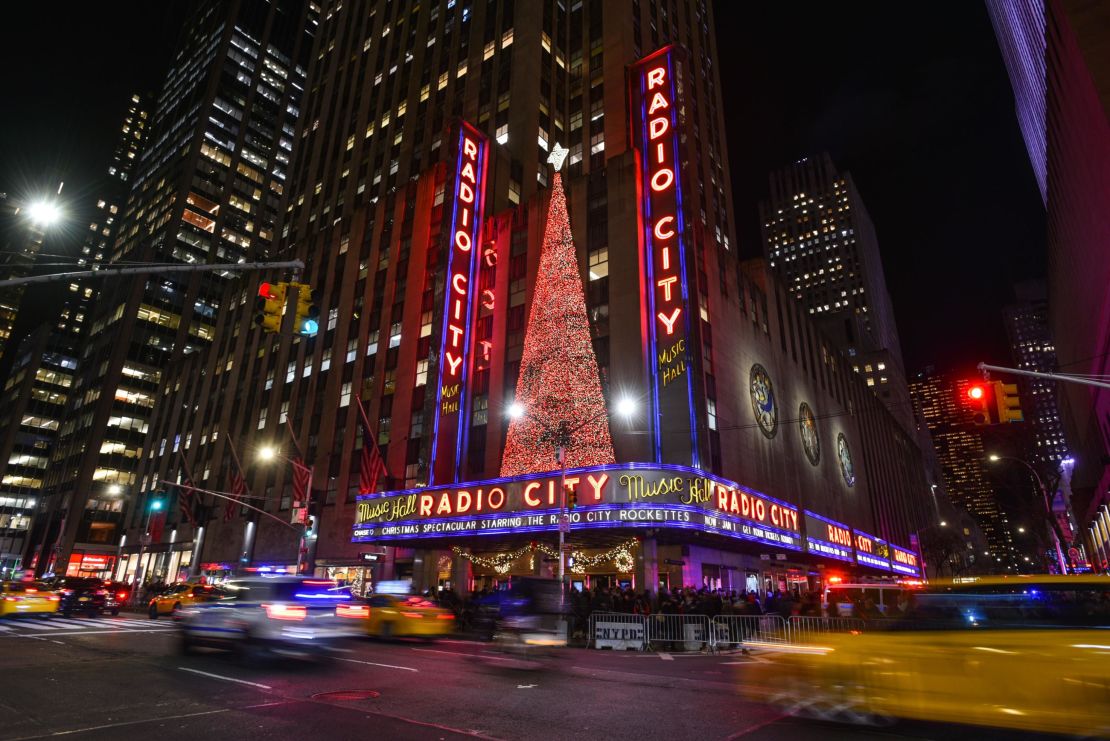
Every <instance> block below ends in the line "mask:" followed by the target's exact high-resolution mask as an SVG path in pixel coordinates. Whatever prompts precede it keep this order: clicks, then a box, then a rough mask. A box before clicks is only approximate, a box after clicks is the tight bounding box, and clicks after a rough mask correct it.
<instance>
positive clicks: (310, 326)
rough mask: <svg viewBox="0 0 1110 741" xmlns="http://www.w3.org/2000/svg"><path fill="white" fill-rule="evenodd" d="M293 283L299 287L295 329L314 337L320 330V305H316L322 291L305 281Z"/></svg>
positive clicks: (294, 322) (297, 331)
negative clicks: (316, 289)
mask: <svg viewBox="0 0 1110 741" xmlns="http://www.w3.org/2000/svg"><path fill="white" fill-rule="evenodd" d="M291 285H292V286H294V287H295V288H296V289H297V313H296V316H294V318H293V331H294V332H296V333H297V334H303V335H305V336H307V337H312V336H314V335H315V334H316V333H317V332H318V331H319V330H320V307H318V306H317V305H316V303H317V302H318V301H319V300H320V293H319V292H318V291H314V290H312V286H309V285H306V284H304V283H293V284H291Z"/></svg>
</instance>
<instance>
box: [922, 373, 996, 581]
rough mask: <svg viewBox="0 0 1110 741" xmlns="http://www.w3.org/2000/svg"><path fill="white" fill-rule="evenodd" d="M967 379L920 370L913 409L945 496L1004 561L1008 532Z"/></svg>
mask: <svg viewBox="0 0 1110 741" xmlns="http://www.w3.org/2000/svg"><path fill="white" fill-rule="evenodd" d="M970 385H971V381H969V380H965V379H960V378H957V377H956V376H954V375H951V374H937V373H921V374H918V376H917V377H916V378H915V379H914V380H913V381H912V382H911V383H910V393H911V394H912V395H913V403H914V410H915V412H916V414H917V415H918V416H919V417H920V418H921V419H922V420H923V421H924V423H925V425H926V426H927V427H928V428H929V433H930V434H931V435H932V438H933V447H934V449H935V450H936V457H937V460H938V462H939V463H940V467H941V474H942V476H943V478H944V488H945V490H946V492H947V494H948V499H949V500H950V501H951V502H952V503H953V504H954V505H956V506H957V507H959V508H961V509H964V510H966V511H967V512H968V513H970V514H971V516H972V517H974V518H975V521H976V522H977V523H978V525H979V528H980V529H981V530H982V531H983V535H984V536H985V537H986V540H987V543H989V544H990V550H991V556H993V557H994V558H995V559H1000V558H1001V559H1004V562H1009V561H1010V559H1011V558H1012V556H1013V550H1014V548H1013V535H1012V533H1011V532H1010V525H1009V522H1008V520H1009V517H1008V516H1007V514H1006V513H1005V512H1004V511H1003V509H1002V507H1001V504H1000V502H999V498H998V492H997V491H996V490H995V488H994V487H993V485H992V483H991V481H990V479H989V477H988V476H987V473H986V469H985V468H984V466H985V464H986V459H987V450H986V447H985V445H984V442H983V429H984V428H982V427H977V426H976V425H975V423H974V410H973V408H972V407H971V405H969V404H968V403H967V402H966V400H967V398H968V397H967V389H968V387H969V386H970Z"/></svg>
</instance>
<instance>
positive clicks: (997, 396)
mask: <svg viewBox="0 0 1110 741" xmlns="http://www.w3.org/2000/svg"><path fill="white" fill-rule="evenodd" d="M993 386H994V402H995V405H996V406H997V407H998V421H999V422H1024V421H1025V415H1024V414H1022V411H1021V399H1020V398H1019V397H1018V387H1017V384H1016V383H1003V382H1002V381H995V382H994V384H993Z"/></svg>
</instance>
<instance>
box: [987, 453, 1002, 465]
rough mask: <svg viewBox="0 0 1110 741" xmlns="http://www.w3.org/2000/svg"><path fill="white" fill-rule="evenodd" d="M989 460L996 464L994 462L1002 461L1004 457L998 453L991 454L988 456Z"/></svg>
mask: <svg viewBox="0 0 1110 741" xmlns="http://www.w3.org/2000/svg"><path fill="white" fill-rule="evenodd" d="M987 460H989V461H991V462H992V463H994V462H997V461H1000V460H1002V457H1001V456H999V455H998V454H997V453H991V454H990V455H988V456H987Z"/></svg>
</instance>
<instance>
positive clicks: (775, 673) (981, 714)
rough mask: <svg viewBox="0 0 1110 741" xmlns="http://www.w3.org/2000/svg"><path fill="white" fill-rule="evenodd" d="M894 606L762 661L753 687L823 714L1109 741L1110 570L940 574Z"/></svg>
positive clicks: (795, 710) (788, 706)
mask: <svg viewBox="0 0 1110 741" xmlns="http://www.w3.org/2000/svg"><path fill="white" fill-rule="evenodd" d="M899 607H900V609H899V610H898V614H896V615H893V616H892V615H891V614H889V613H888V614H887V618H886V619H883V620H876V621H871V622H869V623H868V624H867V625H866V627H864V628H863V629H862V630H857V631H852V632H848V633H839V634H836V633H829V634H822V635H820V636H817V637H816V638H815V639H814V640H813V641H812V642H811V643H812V645H808V646H796V647H793V652H790V653H783V654H780V655H775V656H773V657H770V658H771V663H768V664H760V665H759V666H758V667H757V668H756V672H758V673H759V674H760V675H761V676H760V677H759V678H757V681H756V682H755V683H753V684H752V685H751V687H752V688H753V690H752V692H751V694H753V695H754V694H762V695H764V696H765V697H766V696H767V695H770V697H771V698H772V699H773V700H775V701H776V702H778V703H779V704H780V705H781V706H782V707H783V709H784V710H786V711H787V712H789V713H791V714H796V715H801V716H808V717H817V718H822V719H826V720H848V721H852V722H858V723H867V724H876V723H882V722H885V721H888V720H890V719H894V718H907V719H916V720H928V721H939V722H950V723H966V724H974V725H984V726H995V727H1002V728H1012V729H1019V730H1023V731H1040V732H1049V733H1062V734H1076V735H1082V736H1085V737H1108V738H1110V630H1108V629H1110V577H1106V576H1010V577H964V578H957V579H951V580H941V581H934V582H930V583H929V585H928V586H926V587H924V588H922V589H920V590H916V591H914V592H910V593H907V596H906V599H905V600H904V601H903V602H902V604H901V605H900V606H899ZM760 679H761V680H762V681H760ZM754 688H761V689H754Z"/></svg>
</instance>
